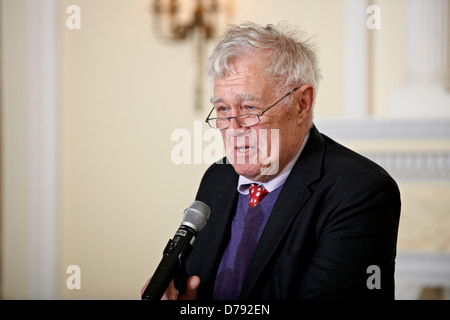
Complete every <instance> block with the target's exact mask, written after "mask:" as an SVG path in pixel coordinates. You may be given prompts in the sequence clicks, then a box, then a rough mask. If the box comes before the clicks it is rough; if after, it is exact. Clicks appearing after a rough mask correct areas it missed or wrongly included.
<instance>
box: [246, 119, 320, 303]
mask: <svg viewBox="0 0 450 320" xmlns="http://www.w3.org/2000/svg"><path fill="white" fill-rule="evenodd" d="M323 154H324V141H323V138H322V136H321V135H320V133H319V132H318V131H317V129H316V128H315V127H313V128H312V129H311V133H310V137H309V140H308V142H307V144H306V146H305V149H304V150H303V151H302V154H301V155H300V157H299V159H298V161H297V163H296V164H295V165H294V167H293V168H292V171H291V173H290V174H289V177H288V178H287V179H286V182H285V184H284V186H283V189H282V190H281V192H280V195H279V196H278V199H277V202H276V203H275V205H274V207H273V209H272V212H271V215H270V217H269V220H268V221H267V224H266V227H265V229H264V231H263V233H262V235H261V238H260V240H259V242H258V245H257V247H256V250H255V253H254V255H253V258H252V261H251V262H250V266H249V268H248V271H247V275H246V278H245V279H244V283H243V286H242V289H241V293H240V299H247V298H248V296H249V295H250V294H251V291H252V289H253V288H254V286H255V284H256V282H257V280H258V278H259V277H260V275H261V273H262V272H263V270H264V268H265V266H266V265H267V263H268V262H269V261H270V259H271V258H272V257H273V255H274V254H275V252H276V250H277V248H278V247H279V245H280V242H281V241H282V239H283V238H284V235H285V234H286V232H287V231H288V230H289V227H290V225H291V224H292V222H293V220H294V219H295V218H296V217H297V215H298V214H299V212H300V211H301V208H302V207H303V206H304V204H305V202H306V201H307V200H308V199H309V197H310V196H311V191H310V188H309V185H310V184H311V183H313V182H314V181H316V180H317V179H319V178H320V175H321V167H322V160H323ZM309 218H310V217H309V216H307V215H303V216H302V217H301V219H304V220H305V222H306V221H307V220H309ZM305 225H306V224H305Z"/></svg>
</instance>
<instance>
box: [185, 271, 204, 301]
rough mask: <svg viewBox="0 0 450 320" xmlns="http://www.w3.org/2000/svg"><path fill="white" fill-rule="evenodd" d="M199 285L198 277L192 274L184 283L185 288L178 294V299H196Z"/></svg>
mask: <svg viewBox="0 0 450 320" xmlns="http://www.w3.org/2000/svg"><path fill="white" fill-rule="evenodd" d="M199 285H200V278H199V277H198V276H192V277H190V278H189V279H188V281H187V283H186V290H185V292H184V293H183V294H182V295H181V296H180V300H195V299H197V290H198V287H199Z"/></svg>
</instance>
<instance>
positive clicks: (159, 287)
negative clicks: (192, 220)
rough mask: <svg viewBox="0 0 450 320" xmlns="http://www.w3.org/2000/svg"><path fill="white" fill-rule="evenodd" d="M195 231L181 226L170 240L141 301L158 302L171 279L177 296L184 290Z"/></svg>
mask: <svg viewBox="0 0 450 320" xmlns="http://www.w3.org/2000/svg"><path fill="white" fill-rule="evenodd" d="M195 234H196V233H195V231H194V230H193V229H192V228H190V227H188V226H185V225H181V226H180V228H178V230H177V232H176V233H175V236H174V237H173V239H170V240H169V241H168V243H167V245H166V247H165V249H164V251H163V258H162V259H161V262H160V263H159V265H158V267H157V268H156V271H155V273H154V274H153V276H152V278H151V280H150V282H149V284H148V285H147V288H145V290H144V292H143V294H142V297H141V298H142V300H160V299H161V298H162V296H163V295H164V292H165V291H166V289H167V287H168V286H169V284H170V281H172V279H175V282H176V283H175V287H176V288H177V289H178V292H179V294H181V293H183V291H184V288H185V285H186V283H185V280H186V278H185V276H184V275H185V265H186V260H187V258H188V257H189V254H190V253H191V250H192V243H193V242H194V240H195Z"/></svg>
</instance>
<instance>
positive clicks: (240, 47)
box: [206, 22, 321, 92]
mask: <svg viewBox="0 0 450 320" xmlns="http://www.w3.org/2000/svg"><path fill="white" fill-rule="evenodd" d="M302 38H303V34H302V33H301V32H299V31H297V30H289V27H288V26H287V25H285V24H279V25H278V26H274V25H271V24H268V25H266V26H261V25H258V24H256V23H253V22H246V23H243V24H241V25H231V26H229V27H228V29H227V30H226V32H225V34H224V35H223V36H222V37H221V38H220V41H219V43H218V44H217V45H216V47H215V48H214V50H213V52H212V54H211V56H210V57H209V59H208V62H207V68H206V73H207V75H208V77H209V80H210V83H211V85H213V84H214V78H219V79H221V78H224V77H226V75H227V73H231V72H232V70H231V64H232V63H233V61H234V60H235V59H236V58H239V57H242V56H254V55H257V54H267V53H270V56H269V57H270V59H269V63H268V66H267V69H266V72H267V76H271V77H281V78H282V79H283V80H284V83H283V84H282V87H281V88H280V89H284V88H285V87H287V86H289V85H291V84H293V85H299V84H311V85H312V86H313V87H314V89H315V91H316V92H317V89H318V85H319V81H320V79H321V73H320V69H319V67H318V61H317V57H316V54H315V52H314V51H315V50H314V46H313V45H312V44H311V43H310V41H309V40H302Z"/></svg>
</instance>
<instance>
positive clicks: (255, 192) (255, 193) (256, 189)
mask: <svg viewBox="0 0 450 320" xmlns="http://www.w3.org/2000/svg"><path fill="white" fill-rule="evenodd" d="M268 193H269V191H267V190H266V188H264V187H263V186H258V185H256V184H254V183H252V184H251V186H250V189H249V196H250V197H249V201H248V205H249V206H250V208H253V207H254V206H256V205H257V204H258V203H259V202H260V201H261V200H262V199H263V198H264V197H265V196H266V194H268Z"/></svg>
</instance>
